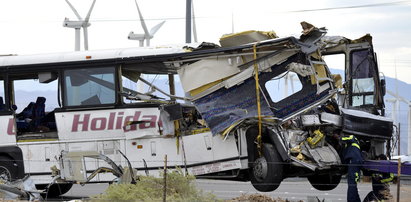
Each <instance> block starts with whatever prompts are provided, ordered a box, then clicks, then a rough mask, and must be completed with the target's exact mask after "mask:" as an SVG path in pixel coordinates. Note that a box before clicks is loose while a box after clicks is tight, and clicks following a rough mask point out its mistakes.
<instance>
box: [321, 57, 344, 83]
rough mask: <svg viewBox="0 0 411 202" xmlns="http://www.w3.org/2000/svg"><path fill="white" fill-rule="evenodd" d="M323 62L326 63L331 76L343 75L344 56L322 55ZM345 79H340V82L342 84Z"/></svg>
mask: <svg viewBox="0 0 411 202" xmlns="http://www.w3.org/2000/svg"><path fill="white" fill-rule="evenodd" d="M323 60H324V61H325V63H327V66H328V68H329V70H330V72H331V74H340V75H345V73H344V71H345V54H344V53H338V54H330V55H323ZM344 81H345V78H344V77H342V82H343V83H344Z"/></svg>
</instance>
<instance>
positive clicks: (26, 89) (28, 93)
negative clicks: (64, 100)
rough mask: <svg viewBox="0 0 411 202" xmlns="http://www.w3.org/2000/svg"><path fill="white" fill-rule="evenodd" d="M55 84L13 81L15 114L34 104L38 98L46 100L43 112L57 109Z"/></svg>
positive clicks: (35, 81) (28, 80) (30, 80)
mask: <svg viewBox="0 0 411 202" xmlns="http://www.w3.org/2000/svg"><path fill="white" fill-rule="evenodd" d="M57 83H58V82H57V80H56V81H53V82H50V83H46V84H45V83H39V81H38V80H37V79H25V80H14V81H13V86H14V100H15V103H14V104H15V105H16V106H17V109H16V112H17V113H20V112H22V111H23V110H24V108H26V107H27V106H28V105H29V104H30V103H31V102H36V100H37V98H38V97H44V98H46V102H45V111H53V110H54V109H55V108H58V107H59V105H58V101H57V98H58V96H57ZM33 89H35V90H33Z"/></svg>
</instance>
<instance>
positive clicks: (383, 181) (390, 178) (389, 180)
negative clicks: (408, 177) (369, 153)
mask: <svg viewBox="0 0 411 202" xmlns="http://www.w3.org/2000/svg"><path fill="white" fill-rule="evenodd" d="M393 179H394V174H392V173H390V177H389V178H386V179H382V180H381V182H382V183H387V182H391V181H392V180H393Z"/></svg>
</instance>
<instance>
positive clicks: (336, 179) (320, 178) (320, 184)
mask: <svg viewBox="0 0 411 202" xmlns="http://www.w3.org/2000/svg"><path fill="white" fill-rule="evenodd" d="M307 179H308V181H309V182H310V184H311V186H313V187H314V188H315V189H317V190H319V191H330V190H333V189H335V188H336V187H337V186H338V184H340V181H341V175H331V174H329V175H312V176H308V177H307Z"/></svg>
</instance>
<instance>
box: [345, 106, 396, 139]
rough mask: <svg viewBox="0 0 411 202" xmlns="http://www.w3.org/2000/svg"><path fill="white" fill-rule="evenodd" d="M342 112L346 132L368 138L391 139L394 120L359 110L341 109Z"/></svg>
mask: <svg viewBox="0 0 411 202" xmlns="http://www.w3.org/2000/svg"><path fill="white" fill-rule="evenodd" d="M341 111H342V118H343V131H344V132H347V133H350V134H355V135H359V136H366V137H379V138H383V139H390V138H391V136H392V132H393V121H392V119H390V118H387V117H382V116H378V115H374V114H370V113H368V112H363V111H359V110H352V109H341Z"/></svg>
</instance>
